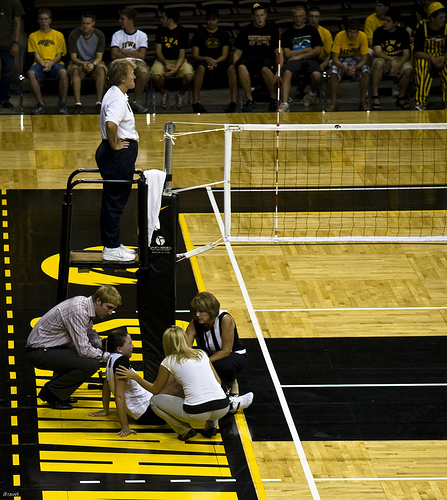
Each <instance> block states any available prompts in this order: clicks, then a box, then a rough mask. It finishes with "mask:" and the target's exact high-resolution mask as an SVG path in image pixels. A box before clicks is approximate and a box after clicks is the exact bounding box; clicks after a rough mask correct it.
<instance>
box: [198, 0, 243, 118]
mask: <svg viewBox="0 0 447 500" xmlns="http://www.w3.org/2000/svg"><path fill="white" fill-rule="evenodd" d="M219 19H220V16H219V11H218V9H216V8H214V7H210V8H208V9H207V11H206V26H204V27H203V28H199V29H198V30H197V31H196V33H195V34H194V37H193V39H192V41H191V46H192V57H193V59H194V61H195V68H194V70H195V72H194V83H193V91H192V110H193V111H194V113H206V112H207V109H206V108H205V106H203V104H201V103H200V101H199V94H200V90H201V88H202V85H203V81H204V79H213V80H214V81H217V82H220V83H221V84H222V83H223V82H225V81H226V80H227V81H228V86H229V88H230V103H229V104H228V106H226V107H225V112H227V113H233V112H234V111H236V101H237V76H236V69H235V67H234V65H233V64H230V62H229V59H228V56H229V55H230V35H229V34H228V32H226V31H225V30H223V29H222V28H220V27H219Z"/></svg>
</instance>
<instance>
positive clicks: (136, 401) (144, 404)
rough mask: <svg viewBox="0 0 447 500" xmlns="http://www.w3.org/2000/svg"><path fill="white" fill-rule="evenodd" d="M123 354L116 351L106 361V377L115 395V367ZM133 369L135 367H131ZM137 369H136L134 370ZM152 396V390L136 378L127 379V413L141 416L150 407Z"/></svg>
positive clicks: (125, 397) (136, 417)
mask: <svg viewBox="0 0 447 500" xmlns="http://www.w3.org/2000/svg"><path fill="white" fill-rule="evenodd" d="M122 357H123V355H122V354H118V353H116V352H114V353H112V354H111V355H110V356H109V359H108V360H107V363H106V378H107V382H108V383H109V387H110V390H111V391H112V394H113V395H115V372H114V370H113V367H114V365H115V362H116V361H117V359H119V358H122ZM130 369H131V370H133V368H130ZM133 371H135V370H133ZM151 397H152V392H149V391H147V390H146V389H143V387H141V385H140V384H138V383H137V382H136V381H135V380H132V379H129V380H126V391H125V393H124V400H125V402H126V409H127V413H128V414H129V415H130V416H131V417H132V418H134V419H135V420H136V419H138V418H140V417H141V415H143V413H145V412H146V410H147V409H148V407H149V402H150V400H151Z"/></svg>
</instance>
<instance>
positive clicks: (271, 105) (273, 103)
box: [269, 99, 278, 111]
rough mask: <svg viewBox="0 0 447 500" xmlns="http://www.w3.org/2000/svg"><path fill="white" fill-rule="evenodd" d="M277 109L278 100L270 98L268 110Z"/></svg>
mask: <svg viewBox="0 0 447 500" xmlns="http://www.w3.org/2000/svg"><path fill="white" fill-rule="evenodd" d="M277 109H278V101H277V100H276V99H270V102H269V111H277Z"/></svg>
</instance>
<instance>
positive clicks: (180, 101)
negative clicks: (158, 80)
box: [175, 94, 183, 110]
mask: <svg viewBox="0 0 447 500" xmlns="http://www.w3.org/2000/svg"><path fill="white" fill-rule="evenodd" d="M182 108H183V96H182V95H179V94H177V95H176V96H175V109H178V110H180V109H182Z"/></svg>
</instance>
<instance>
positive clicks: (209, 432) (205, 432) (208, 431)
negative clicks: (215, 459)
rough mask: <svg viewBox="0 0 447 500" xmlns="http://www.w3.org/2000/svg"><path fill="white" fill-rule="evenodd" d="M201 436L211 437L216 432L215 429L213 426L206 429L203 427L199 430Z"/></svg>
mask: <svg viewBox="0 0 447 500" xmlns="http://www.w3.org/2000/svg"><path fill="white" fill-rule="evenodd" d="M200 434H202V436H203V437H206V438H208V439H211V438H212V437H214V436H215V435H216V434H217V429H216V428H215V427H208V428H207V429H203V430H201V431H200Z"/></svg>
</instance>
